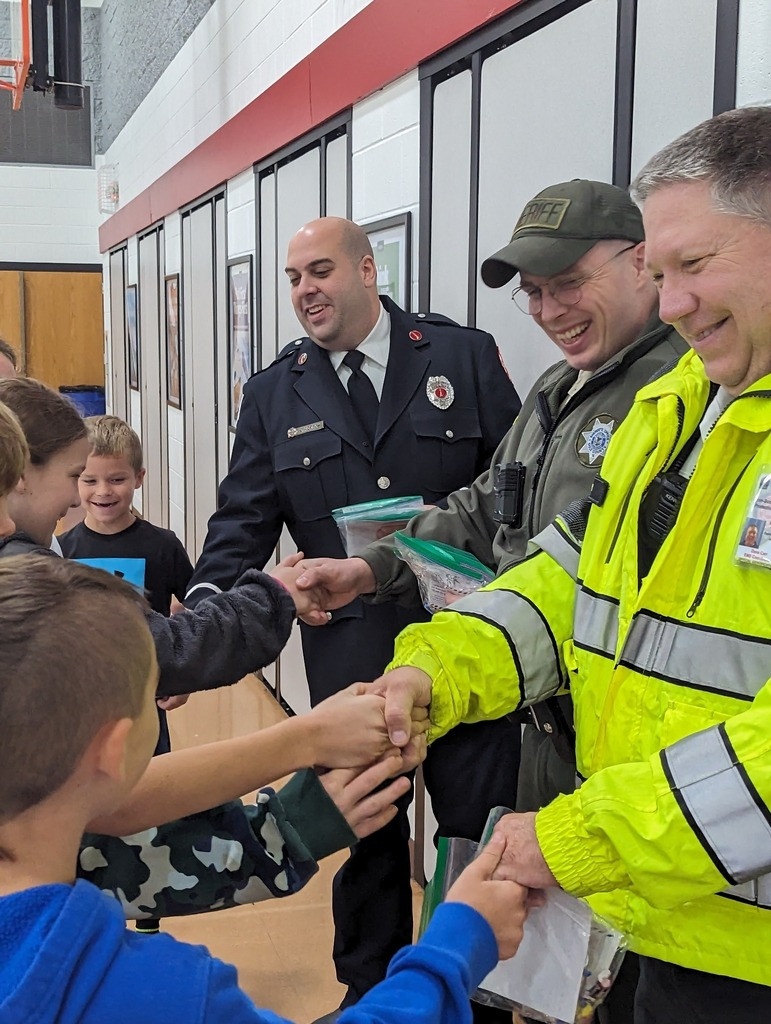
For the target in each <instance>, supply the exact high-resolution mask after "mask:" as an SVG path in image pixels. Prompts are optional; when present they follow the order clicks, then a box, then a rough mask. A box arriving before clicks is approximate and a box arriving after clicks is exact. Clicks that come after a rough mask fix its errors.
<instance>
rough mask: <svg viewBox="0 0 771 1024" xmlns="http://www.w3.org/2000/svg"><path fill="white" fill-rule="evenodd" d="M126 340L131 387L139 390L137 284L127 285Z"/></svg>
mask: <svg viewBox="0 0 771 1024" xmlns="http://www.w3.org/2000/svg"><path fill="white" fill-rule="evenodd" d="M126 341H127V344H128V377H129V387H130V388H133V389H134V391H139V320H138V317H137V286H136V285H135V284H130V285H128V286H127V287H126Z"/></svg>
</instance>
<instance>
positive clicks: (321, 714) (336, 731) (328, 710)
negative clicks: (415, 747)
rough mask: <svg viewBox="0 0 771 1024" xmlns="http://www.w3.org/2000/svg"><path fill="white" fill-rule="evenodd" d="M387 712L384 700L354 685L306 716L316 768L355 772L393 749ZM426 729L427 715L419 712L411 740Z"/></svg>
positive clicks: (413, 721) (414, 718)
mask: <svg viewBox="0 0 771 1024" xmlns="http://www.w3.org/2000/svg"><path fill="white" fill-rule="evenodd" d="M384 712H385V700H384V699H383V697H382V696H379V695H378V694H375V693H373V692H372V691H371V689H370V687H368V686H367V684H366V683H354V684H353V685H352V686H349V687H347V688H346V689H345V690H341V691H340V693H336V694H334V695H333V696H332V697H328V698H327V699H326V700H325V701H322V702H321V704H318V705H317V706H316V707H315V708H314V709H313V711H311V712H310V714H309V715H307V716H306V722H307V723H308V725H309V726H310V727H311V729H312V734H313V738H312V745H313V750H314V764H318V765H324V767H326V768H354V767H357V766H361V765H370V764H372V762H373V761H377V760H378V759H379V758H380V757H382V756H383V754H385V752H386V751H387V750H390V748H391V747H392V746H393V745H394V744H392V743H391V741H390V740H389V738H388V731H387V729H386V724H385V716H384ZM427 729H428V713H427V712H426V710H425V709H424V708H416V710H415V714H414V715H413V716H412V717H411V719H410V721H409V724H408V730H409V736H408V739H409V738H410V737H411V736H416V737H417V736H420V735H421V734H422V733H424V732H425V731H426V730H427ZM405 746H406V741H405Z"/></svg>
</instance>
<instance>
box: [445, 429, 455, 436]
mask: <svg viewBox="0 0 771 1024" xmlns="http://www.w3.org/2000/svg"><path fill="white" fill-rule="evenodd" d="M444 436H445V437H455V434H453V432H452V431H451V430H445V432H444Z"/></svg>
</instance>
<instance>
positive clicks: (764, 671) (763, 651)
mask: <svg viewBox="0 0 771 1024" xmlns="http://www.w3.org/2000/svg"><path fill="white" fill-rule="evenodd" d="M620 663H621V664H622V665H625V666H627V667H628V668H632V669H636V670H637V671H638V672H643V673H645V674H646V675H655V676H658V677H659V678H661V679H667V680H671V681H672V682H674V683H682V684H683V685H684V686H692V687H694V688H695V689H699V690H709V691H710V692H712V693H722V694H726V695H727V696H730V697H739V698H740V699H743V700H752V698H753V697H755V696H756V695H757V693H758V692H759V691H760V690H761V689H762V687H763V686H765V684H766V681H767V680H768V677H769V675H771V643H769V641H768V640H764V639H761V638H759V637H750V636H741V635H739V634H737V633H729V632H727V631H726V630H716V629H710V628H709V627H708V626H692V625H690V624H688V623H686V622H675V621H673V620H669V619H663V618H662V617H661V616H656V615H652V614H651V613H650V612H640V613H639V614H638V615H636V616H635V619H634V621H633V622H632V625H631V626H630V628H629V633H628V634H627V637H626V639H625V641H624V646H623V649H622V651H621V662H620Z"/></svg>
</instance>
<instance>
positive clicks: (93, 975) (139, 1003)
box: [0, 509, 527, 1024]
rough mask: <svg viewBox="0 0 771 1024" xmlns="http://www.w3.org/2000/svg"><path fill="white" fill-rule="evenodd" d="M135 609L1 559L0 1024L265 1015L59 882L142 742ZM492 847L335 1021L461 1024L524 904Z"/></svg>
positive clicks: (105, 900) (115, 585)
mask: <svg viewBox="0 0 771 1024" xmlns="http://www.w3.org/2000/svg"><path fill="white" fill-rule="evenodd" d="M0 513H2V509H0ZM144 611H145V604H144V599H143V598H141V597H140V596H139V595H138V594H137V592H136V590H135V589H134V588H132V587H130V586H129V585H128V584H126V583H124V582H123V581H121V580H119V579H118V578H116V577H112V576H109V575H108V574H106V573H103V572H99V571H97V570H94V569H92V568H90V567H88V566H84V565H79V564H77V563H73V562H68V561H65V560H59V559H54V558H46V557H42V556H34V555H31V556H26V557H24V558H9V559H6V560H5V561H4V562H0V638H1V639H0V652H1V656H2V673H1V674H0V752H1V753H0V1024H12V1022H13V1024H18V1022H21V1021H33V1020H34V1021H36V1022H39V1024H48V1022H59V1024H76V1022H78V1024H104V1022H105V1021H110V1024H122V1022H124V1021H125V1022H126V1024H128V1022H129V1021H130V1022H131V1024H135V1022H136V1021H142V1022H143V1024H155V1022H158V1024H161V1022H163V1024H167V1022H168V1021H169V1020H179V1021H196V1022H200V1024H218V1022H222V1024H226V1022H227V1024H247V1022H264V1024H276V1022H277V1021H279V1020H280V1018H278V1017H277V1016H276V1015H275V1014H272V1013H270V1012H269V1011H267V1010H259V1009H258V1008H257V1007H255V1006H254V1004H253V1003H252V1002H251V1001H250V1000H249V999H248V997H247V996H246V995H244V993H243V992H241V991H240V989H239V988H238V983H237V977H236V972H235V969H234V968H233V967H230V966H228V965H226V964H224V963H221V962H220V961H218V960H216V959H214V958H213V957H211V956H210V955H209V954H208V952H207V951H206V950H205V949H203V948H202V947H195V946H188V945H185V944H184V943H180V942H177V941H176V940H174V939H173V938H171V937H170V936H168V935H156V936H140V935H136V934H135V933H132V932H129V931H127V930H126V928H125V924H124V920H123V913H122V910H121V907H120V904H119V903H118V902H117V901H116V900H114V899H113V898H111V897H110V896H108V895H106V894H105V893H103V892H100V891H99V890H98V889H96V888H95V887H94V886H92V885H90V884H89V883H88V882H84V881H82V880H81V881H78V882H74V878H75V864H76V858H77V853H78V846H79V843H80V839H81V836H82V833H83V831H84V830H85V828H86V825H87V824H88V823H89V822H90V821H92V820H94V819H96V818H98V817H99V816H100V815H103V814H106V813H109V812H110V811H111V810H112V809H113V808H114V807H116V806H117V805H119V804H120V803H121V801H123V800H125V799H126V798H127V797H128V795H129V794H130V792H131V790H132V787H133V786H134V785H135V783H136V782H137V781H138V780H139V778H140V777H141V776H142V773H143V772H144V770H145V768H146V767H147V764H148V761H149V759H150V756H151V754H152V752H153V749H154V746H155V742H156V740H157V736H158V718H157V715H156V713H155V690H156V686H157V682H158V665H157V661H156V656H155V649H154V646H153V642H152V637H151V634H150V631H149V629H148V626H147V622H146V619H145V614H144ZM41 707H43V708H45V709H46V714H45V715H44V716H41V715H40V714H39V709H40V708H41ZM51 836H56V842H55V843H54V842H51ZM503 849H504V841H500V842H497V843H496V844H493V843H491V844H489V846H488V847H487V848H486V849H485V850H484V851H483V852H482V854H481V855H480V856H479V857H478V859H477V860H476V861H475V862H474V863H473V864H472V865H471V867H470V868H468V869H467V870H466V871H465V872H464V874H463V875H462V876H461V878H460V879H459V880H458V882H457V883H456V885H455V886H454V887H453V889H452V890H451V892H450V896H449V901H448V902H447V903H446V904H444V905H443V906H441V907H440V908H439V909H438V911H437V912H436V914H435V917H434V919H433V920H432V922H431V925H430V927H429V929H428V931H427V933H426V935H425V936H424V937H423V939H422V940H421V941H420V942H419V943H418V944H417V945H416V946H413V947H408V948H406V949H404V950H402V951H400V952H399V953H398V954H397V955H396V957H395V958H394V960H393V961H392V964H391V967H390V970H389V974H388V977H387V978H386V980H385V981H384V982H382V983H381V984H380V985H378V986H376V987H375V988H374V989H372V991H371V992H369V993H368V994H367V995H366V996H365V997H364V998H363V999H362V1000H361V1001H360V1002H359V1003H358V1004H356V1005H355V1006H353V1007H350V1008H349V1009H347V1010H346V1011H345V1012H344V1013H343V1014H342V1016H341V1018H340V1020H341V1024H355V1022H365V1021H366V1022H375V1021H377V1022H379V1024H386V1022H390V1021H394V1022H395V1021H397V1020H398V1021H406V1020H408V1021H410V1022H411V1024H429V1022H430V1024H440V1022H447V1024H461V1022H468V1021H470V1020H471V1014H470V1009H469V1003H468V997H469V993H470V992H472V991H473V990H474V989H475V987H476V986H477V985H478V983H479V982H480V981H481V980H482V978H483V977H484V976H485V974H487V973H488V972H489V971H490V970H491V969H492V967H493V966H494V964H495V962H496V961H497V960H498V959H499V957H506V956H511V955H513V953H514V952H515V950H516V948H517V946H518V945H519V941H520V939H521V935H522V925H523V922H524V918H525V914H526V899H527V892H526V890H524V889H522V888H521V887H519V886H517V885H516V884H515V883H513V882H508V881H497V880H494V878H493V874H494V872H495V869H496V867H497V865H498V862H499V861H500V858H501V854H502V853H503Z"/></svg>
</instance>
